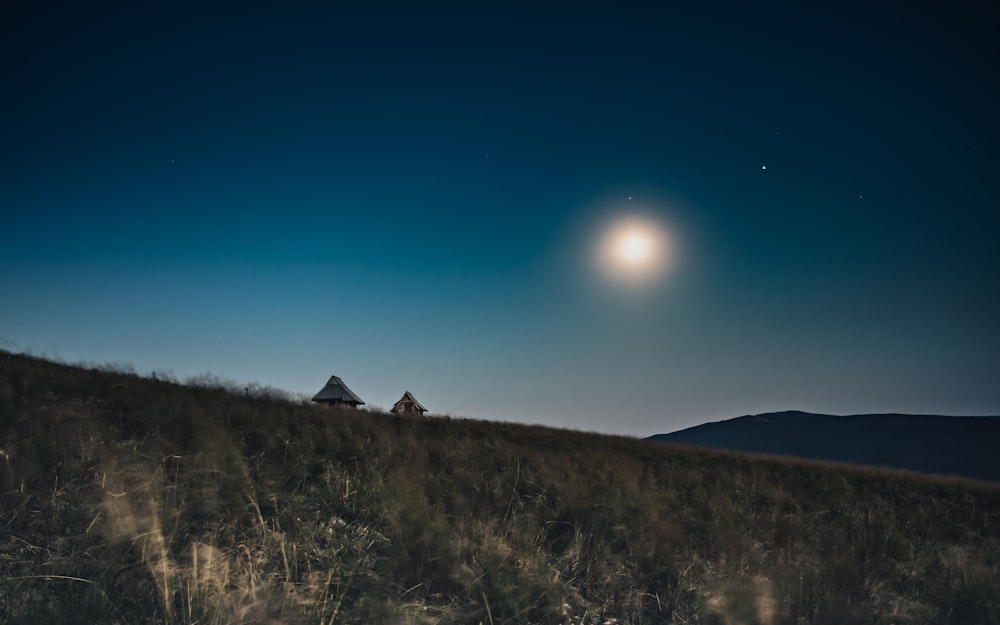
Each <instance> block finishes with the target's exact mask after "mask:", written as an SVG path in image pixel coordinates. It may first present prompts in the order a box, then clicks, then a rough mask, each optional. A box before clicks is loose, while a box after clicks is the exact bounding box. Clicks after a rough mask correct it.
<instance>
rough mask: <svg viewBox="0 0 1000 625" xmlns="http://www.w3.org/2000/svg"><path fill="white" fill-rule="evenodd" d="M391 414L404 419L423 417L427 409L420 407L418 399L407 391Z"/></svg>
mask: <svg viewBox="0 0 1000 625" xmlns="http://www.w3.org/2000/svg"><path fill="white" fill-rule="evenodd" d="M391 412H392V413H393V414H398V415H400V416H404V417H422V416H424V413H425V412H427V409H426V408H424V407H423V406H422V405H420V402H418V401H417V398H416V397H414V396H413V394H411V393H410V391H406V392H404V393H403V396H402V397H401V398H400V400H399V401H397V402H396V404H395V405H394V406H393V407H392V411H391Z"/></svg>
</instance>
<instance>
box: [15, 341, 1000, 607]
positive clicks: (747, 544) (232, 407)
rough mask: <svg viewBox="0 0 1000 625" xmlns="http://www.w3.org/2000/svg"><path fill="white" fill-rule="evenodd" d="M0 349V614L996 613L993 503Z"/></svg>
mask: <svg viewBox="0 0 1000 625" xmlns="http://www.w3.org/2000/svg"><path fill="white" fill-rule="evenodd" d="M274 395H275V394H274V393H266V392H263V393H262V392H250V393H247V392H245V391H243V390H241V391H239V392H237V391H234V390H231V389H225V388H217V387H211V386H206V385H204V384H200V385H187V386H185V385H179V384H176V383H172V382H165V381H162V380H154V379H146V378H141V377H137V376H135V375H130V374H122V373H115V372H109V371H97V370H90V369H84V368H78V367H68V366H64V365H59V364H55V363H51V362H46V361H42V360H38V359H34V358H30V357H25V356H20V355H10V354H6V353H0V622H6V623H119V624H133V623H134V624H138V623H167V624H174V623H186V624H194V623H199V624H222V623H296V624H297V623H310V624H317V625H326V624H331V623H393V624H395V623H410V624H432V623H442V624H443V623H472V624H476V623H484V624H486V623H488V624H493V625H499V624H501V623H553V624H556V623H558V624H568V623H573V624H576V623H588V624H589V623H620V624H622V625H624V624H629V623H633V624H640V623H642V624H646V623H649V624H652V623H716V624H720V625H722V624H725V625H737V624H752V623H761V624H784V623H817V624H820V623H829V624H842V623H865V624H878V623H885V624H889V623H897V624H907V623H913V624H916V623H927V624H930V623H954V624H963V625H964V624H970V623H983V624H988V623H1000V584H998V582H997V572H998V565H1000V489H998V488H997V487H996V485H988V484H979V483H974V482H961V481H949V480H944V479H934V478H925V477H920V476H916V475H911V474H904V473H892V472H876V471H869V470H861V469H852V468H848V467H843V466H833V465H823V464H818V463H807V462H787V461H780V460H776V459H767V458H752V457H748V456H740V455H737V454H724V453H708V452H704V451H697V450H693V449H685V448H681V447H673V446H668V445H665V444H658V443H651V442H645V441H638V440H633V439H626V438H616V437H609V436H598V435H593V434H585V433H579V432H570V431H562V430H554V429H549V428H542V427H528V426H519V425H511V424H500V423H486V422H481V421H472V420H452V419H439V418H427V419H404V418H397V417H395V416H392V415H386V414H373V413H365V412H354V411H344V412H337V411H331V410H327V409H321V408H316V407H314V406H310V405H305V404H303V403H301V402H293V401H289V400H287V399H282V398H280V397H275V396H274Z"/></svg>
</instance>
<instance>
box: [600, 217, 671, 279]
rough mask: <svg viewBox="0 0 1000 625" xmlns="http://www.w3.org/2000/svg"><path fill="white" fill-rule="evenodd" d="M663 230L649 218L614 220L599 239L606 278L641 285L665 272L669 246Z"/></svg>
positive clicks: (601, 267) (603, 272) (602, 265)
mask: <svg viewBox="0 0 1000 625" xmlns="http://www.w3.org/2000/svg"><path fill="white" fill-rule="evenodd" d="M669 243H670V242H669V239H668V237H667V233H666V231H665V230H664V228H663V227H662V226H661V225H660V224H659V223H657V222H656V221H655V220H653V219H651V218H649V217H640V216H635V215H633V216H627V217H620V218H618V219H616V220H614V221H612V222H611V223H610V224H609V225H608V226H606V228H605V229H604V231H603V232H602V234H601V235H600V238H599V243H598V249H597V265H598V268H599V269H600V271H601V273H602V274H603V275H604V277H605V278H607V279H609V280H612V281H614V282H618V283H623V284H628V285H634V286H640V285H646V284H650V283H652V282H655V281H656V280H657V279H658V278H660V277H662V276H663V274H664V273H665V272H666V269H667V266H668V264H669V260H670V258H669V257H670V244H669Z"/></svg>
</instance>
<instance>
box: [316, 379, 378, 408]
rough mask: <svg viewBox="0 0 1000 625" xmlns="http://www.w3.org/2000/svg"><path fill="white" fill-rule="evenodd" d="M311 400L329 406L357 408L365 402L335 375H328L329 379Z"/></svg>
mask: <svg viewBox="0 0 1000 625" xmlns="http://www.w3.org/2000/svg"><path fill="white" fill-rule="evenodd" d="M312 400H313V401H314V402H316V403H317V404H325V405H327V406H331V407H332V406H346V407H348V408H357V407H358V406H361V405H364V403H365V402H363V401H361V398H360V397H358V396H357V395H355V394H354V392H353V391H352V390H351V389H349V388H347V385H346V384H344V381H343V380H341V379H340V378H338V377H337V376H335V375H331V376H330V381H329V382H327V383H326V386H324V387H323V388H321V389H320V391H319V392H318V393H316V394H315V395H313V398H312Z"/></svg>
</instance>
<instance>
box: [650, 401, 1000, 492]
mask: <svg viewBox="0 0 1000 625" xmlns="http://www.w3.org/2000/svg"><path fill="white" fill-rule="evenodd" d="M649 438H650V440H657V441H668V442H672V443H682V444H685V445H695V446H698V447H711V448H718V449H728V450H733V451H745V452H752V453H764V454H776V455H782V456H794V457H798V458H805V459H810V460H832V461H836V462H848V463H851V464H861V465H871V466H880V467H890V468H895V469H907V470H910V471H919V472H921V473H933V474H939V475H953V476H959V477H968V478H973V479H978V480H989V481H997V482H1000V416H990V417H948V416H941V415H908V414H861V415H850V416H838V415H828V414H816V413H809V412H801V411H797V410H789V411H784V412H771V413H764V414H757V415H746V416H742V417H737V418H734V419H728V420H725V421H716V422H713V423H705V424H703V425H697V426H694V427H690V428H687V429H684V430H679V431H677V432H671V433H669V434H656V435H653V436H650V437H649Z"/></svg>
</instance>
